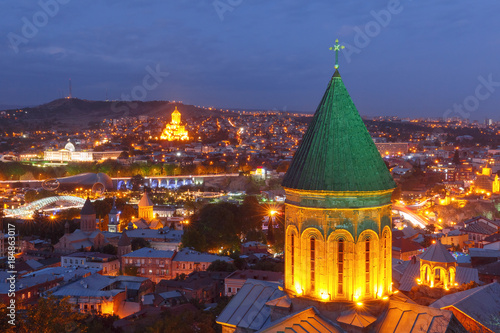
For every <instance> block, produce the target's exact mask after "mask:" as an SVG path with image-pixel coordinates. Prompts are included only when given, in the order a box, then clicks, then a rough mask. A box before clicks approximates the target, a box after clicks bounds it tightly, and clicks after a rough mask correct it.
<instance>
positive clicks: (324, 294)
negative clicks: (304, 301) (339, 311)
mask: <svg viewBox="0 0 500 333" xmlns="http://www.w3.org/2000/svg"><path fill="white" fill-rule="evenodd" d="M328 298H330V294H328V293H325V292H322V293H321V299H322V300H324V301H326V300H327V299H328Z"/></svg>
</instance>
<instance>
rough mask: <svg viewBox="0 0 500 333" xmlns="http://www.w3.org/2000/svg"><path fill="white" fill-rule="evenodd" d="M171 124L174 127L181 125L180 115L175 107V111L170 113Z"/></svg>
mask: <svg viewBox="0 0 500 333" xmlns="http://www.w3.org/2000/svg"><path fill="white" fill-rule="evenodd" d="M171 123H172V124H175V125H180V123H181V113H180V112H179V110H177V106H176V107H175V110H174V112H172V122H171Z"/></svg>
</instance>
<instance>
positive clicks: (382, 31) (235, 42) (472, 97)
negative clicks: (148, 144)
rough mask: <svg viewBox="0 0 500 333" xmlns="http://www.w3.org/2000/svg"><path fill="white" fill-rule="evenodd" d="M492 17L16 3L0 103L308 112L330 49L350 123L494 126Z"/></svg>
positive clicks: (7, 28)
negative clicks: (348, 97) (80, 101)
mask: <svg viewBox="0 0 500 333" xmlns="http://www.w3.org/2000/svg"><path fill="white" fill-rule="evenodd" d="M42 3H43V4H45V5H41V4H42ZM498 6H499V5H498V4H497V3H495V2H493V1H488V2H487V3H480V4H474V6H470V5H469V4H455V3H451V2H450V3H449V4H440V5H436V4H434V3H431V2H430V1H426V2H421V1H420V2H418V3H417V2H412V1H399V2H387V1H375V2H371V3H360V2H359V3H349V4H329V3H327V2H315V3H312V4H311V3H307V2H301V1H289V2H285V3H282V4H268V3H265V2H257V3H249V2H245V1H225V0H220V1H213V2H201V1H200V2H196V3H194V4H193V3H187V2H185V1H184V2H181V3H176V4H159V3H148V4H144V3H142V2H130V3H127V4H126V5H124V4H122V3H119V2H108V3H106V4H102V3H97V2H90V3H85V4H82V3H77V2H74V1H56V0H54V1H46V2H40V3H29V2H17V3H15V4H9V7H8V8H5V13H6V15H5V16H6V19H5V20H4V21H3V22H2V23H0V27H1V30H2V32H3V35H4V38H5V39H4V45H5V47H4V48H2V50H1V51H0V54H1V55H2V56H1V57H0V59H1V60H0V61H1V62H2V67H3V68H4V71H3V74H4V75H3V80H2V89H1V90H0V91H1V92H0V104H4V105H9V104H10V105H18V106H23V105H38V104H43V103H46V102H49V101H51V100H53V99H56V98H60V97H62V96H67V95H68V80H69V79H70V78H71V79H72V83H73V96H74V97H77V98H84V99H90V100H105V99H107V98H108V99H110V100H111V99H113V100H116V99H126V98H127V97H124V96H130V97H129V98H132V97H133V96H136V97H139V98H136V99H140V100H181V101H183V102H184V103H185V104H193V105H204V106H215V107H220V108H247V109H264V110H265V109H268V110H272V109H274V110H282V111H299V112H311V113H312V112H313V111H314V110H315V108H316V106H317V105H316V103H317V100H318V99H319V97H320V93H319V92H321V91H324V89H325V88H326V87H325V86H324V82H325V81H326V80H327V79H328V77H329V76H331V75H332V74H333V71H334V68H333V65H334V54H333V52H331V51H329V50H328V48H329V47H331V46H332V45H333V44H334V42H335V39H336V38H339V40H340V43H341V44H343V45H345V46H346V48H345V49H344V50H343V51H342V53H341V54H340V55H339V58H340V59H339V62H340V72H341V74H343V75H345V76H346V77H347V79H346V85H347V87H348V88H349V90H350V91H352V93H353V95H354V96H357V98H355V99H354V103H355V104H356V106H357V107H358V109H359V111H360V113H361V114H365V115H369V116H377V115H381V116H387V115H394V116H401V117H412V116H416V115H419V116H424V117H432V118H438V117H443V116H444V117H453V116H457V117H462V118H464V117H468V118H470V119H471V120H476V119H477V120H483V119H484V118H493V119H494V120H499V118H498V116H497V113H498V112H497V109H496V104H497V103H498V102H499V101H500V95H499V94H498V93H497V91H496V90H497V89H498V86H499V85H500V83H497V82H500V73H499V71H498V68H497V66H495V60H496V59H495V54H497V53H498V51H500V50H499V48H500V46H499V45H500V43H499V41H498V38H496V37H495V36H494V35H493V34H488V33H487V32H488V31H495V29H498V27H499V26H498V25H499V23H498V22H496V21H495V19H494V16H493V13H494V12H495V7H498ZM30 28H31V30H30ZM153 73H156V76H155V74H153ZM167 73H168V74H167ZM147 75H151V76H152V77H151V79H150V80H149V81H148V80H146V86H147V87H146V86H145V85H144V79H145V77H146V76H147ZM497 77H498V78H499V79H497ZM136 87H142V89H137V88H136ZM146 88H147V89H146ZM134 89H135V90H134ZM132 99H133V98H132ZM455 105H457V106H458V107H455Z"/></svg>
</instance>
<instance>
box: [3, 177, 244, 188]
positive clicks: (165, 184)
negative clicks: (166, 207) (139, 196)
mask: <svg viewBox="0 0 500 333" xmlns="http://www.w3.org/2000/svg"><path fill="white" fill-rule="evenodd" d="M239 175H240V174H239V173H219V174H211V175H177V176H148V177H144V184H143V185H145V186H148V187H151V188H166V189H177V188H179V187H180V186H183V185H201V184H203V182H204V180H205V179H207V178H222V177H238V176H239ZM131 178H132V177H131V176H127V177H114V178H111V179H112V180H113V187H114V188H115V189H117V190H125V189H129V190H130V189H132V182H131V181H130V179H131ZM44 181H45V179H43V180H3V181H0V186H1V187H14V186H15V185H17V184H20V186H21V187H29V188H40V187H42V184H43V182H44Z"/></svg>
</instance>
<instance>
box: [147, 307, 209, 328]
mask: <svg viewBox="0 0 500 333" xmlns="http://www.w3.org/2000/svg"><path fill="white" fill-rule="evenodd" d="M215 325H216V324H215V316H214V315H213V314H212V313H210V312H207V311H202V310H199V309H198V310H197V311H185V312H183V313H181V314H176V315H175V314H172V313H171V312H170V311H169V310H167V311H166V312H165V314H164V315H163V316H162V319H161V320H157V321H156V322H155V323H154V324H153V325H152V326H150V327H147V328H146V332H155V333H156V332H176V333H192V332H203V333H215V332H216V330H215Z"/></svg>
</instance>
